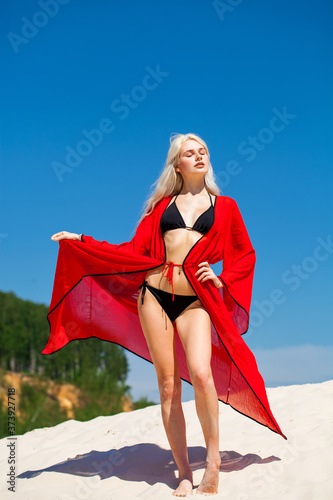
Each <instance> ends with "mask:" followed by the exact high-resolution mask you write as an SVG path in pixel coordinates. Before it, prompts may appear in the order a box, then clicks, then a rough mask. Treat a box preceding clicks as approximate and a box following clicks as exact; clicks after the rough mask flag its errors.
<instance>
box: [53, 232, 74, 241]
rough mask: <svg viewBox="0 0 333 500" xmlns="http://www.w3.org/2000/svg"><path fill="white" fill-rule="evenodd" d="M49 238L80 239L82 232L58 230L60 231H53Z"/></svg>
mask: <svg viewBox="0 0 333 500" xmlns="http://www.w3.org/2000/svg"><path fill="white" fill-rule="evenodd" d="M51 240H53V241H60V240H75V241H82V234H76V233H69V232H68V231H60V233H55V234H53V235H52V236H51Z"/></svg>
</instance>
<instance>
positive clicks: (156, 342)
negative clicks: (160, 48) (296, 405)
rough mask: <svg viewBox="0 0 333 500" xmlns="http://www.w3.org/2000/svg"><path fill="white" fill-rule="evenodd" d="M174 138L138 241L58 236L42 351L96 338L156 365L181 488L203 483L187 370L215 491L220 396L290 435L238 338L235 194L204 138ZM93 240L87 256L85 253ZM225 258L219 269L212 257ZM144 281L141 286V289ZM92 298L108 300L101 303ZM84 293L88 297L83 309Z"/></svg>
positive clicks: (242, 288) (240, 284)
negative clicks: (216, 170)
mask: <svg viewBox="0 0 333 500" xmlns="http://www.w3.org/2000/svg"><path fill="white" fill-rule="evenodd" d="M170 142H171V146H170V149H169V152H168V156H167V161H166V164H165V167H164V170H163V172H162V174H161V176H160V178H159V179H158V181H156V189H155V192H154V193H153V194H152V196H151V197H150V199H149V200H148V201H147V203H146V208H145V210H144V214H143V216H142V217H141V219H140V221H139V226H138V228H137V231H136V234H135V236H134V238H133V239H132V240H131V241H130V242H128V243H123V244H121V245H111V244H109V243H107V242H97V241H96V240H94V239H93V238H91V237H89V236H83V235H78V234H75V233H68V232H66V231H62V232H60V233H56V234H54V235H53V236H52V238H51V239H52V240H54V241H61V240H74V243H71V247H68V245H67V247H66V248H64V246H63V244H61V245H60V250H63V252H62V253H61V252H60V250H59V258H58V265H57V271H56V278H55V287H54V291H53V296H52V301H51V306H50V312H49V315H48V318H49V320H50V325H51V335H50V339H49V342H48V345H47V346H46V348H45V349H44V351H43V353H44V354H48V353H50V352H54V351H55V350H57V349H59V348H60V347H62V346H63V345H65V344H66V343H68V342H69V341H71V340H73V339H75V338H87V337H88V336H92V335H93V336H97V337H99V338H102V339H104V340H109V341H112V342H117V343H119V344H121V345H123V346H124V347H126V348H128V349H129V350H132V351H133V352H135V353H136V354H139V355H140V356H143V357H145V359H148V360H150V361H152V362H153V364H154V367H155V370H156V374H157V379H158V386H159V392H160V398H161V411H162V419H163V424H164V428H165V431H166V434H167V437H168V440H169V443H170V447H171V450H172V453H173V456H174V459H175V462H176V464H177V467H178V471H179V486H178V488H177V489H176V490H175V491H174V495H176V496H185V495H186V494H189V493H191V492H192V489H193V478H192V471H191V468H190V465H189V461H188V455H187V445H186V435H185V420H184V415H183V411H182V406H181V378H184V379H185V380H188V381H190V382H191V383H192V385H193V388H194V392H195V404H196V410H197V414H198V417H199V420H200V423H201V426H202V430H203V434H204V439H205V443H206V447H207V459H206V461H207V467H206V470H205V473H204V475H203V478H202V481H201V483H200V485H199V488H198V492H199V493H202V494H216V493H217V491H218V478H219V467H220V455H219V428H218V398H219V399H221V400H222V401H224V402H225V403H228V404H230V405H231V406H233V407H234V408H236V409H237V410H238V411H241V412H242V413H244V414H246V415H248V416H251V417H252V418H255V419H256V420H257V421H258V422H260V423H263V424H264V425H267V426H268V427H270V428H271V429H272V430H274V431H276V432H278V433H280V434H281V435H282V433H281V430H280V429H279V427H278V424H277V423H276V421H275V420H274V417H273V415H272V414H271V412H270V409H269V404H268V401H267V397H266V393H265V388H264V384H263V381H262V378H261V376H260V374H259V372H258V370H257V367H256V363H255V360H254V358H253V355H252V353H251V351H250V350H249V349H248V348H247V347H246V344H245V343H244V342H243V341H242V339H241V337H240V334H242V333H245V331H246V330H247V328H248V312H249V307H250V300H251V292H252V280H253V271H254V264H255V253H254V250H253V248H252V245H251V243H250V240H249V238H248V235H247V232H246V229H245V226H244V223H243V221H242V218H241V215H240V213H239V210H238V207H237V205H236V203H235V202H234V200H232V199H231V198H228V197H222V196H218V195H219V189H218V187H217V185H216V183H215V181H214V174H213V170H212V166H211V164H210V160H209V152H208V148H207V145H206V143H205V142H204V141H203V140H202V139H201V138H200V137H198V136H197V135H195V134H185V135H182V134H177V135H176V136H174V137H173V139H172V140H171V141H170ZM78 241H82V242H83V243H84V245H83V246H82V244H81V243H80V242H79V243H78ZM86 245H88V249H86V251H87V252H88V253H87V254H86V255H85V256H84V257H83V258H82V248H84V247H85V246H86ZM78 247H80V248H78ZM163 247H164V248H163ZM78 250H81V252H80V251H78ZM73 252H74V254H73ZM96 259H97V260H98V265H96ZM222 259H223V272H222V274H221V276H219V277H218V276H216V274H215V273H214V271H213V270H212V269H211V267H210V264H211V263H216V262H218V261H221V260H222ZM65 262H66V264H67V267H69V263H70V262H71V263H72V266H71V271H73V269H74V268H75V269H76V271H75V272H74V274H75V277H73V276H72V278H71V279H70V278H69V273H68V272H67V275H66V271H64V263H65ZM73 266H74V267H73ZM94 271H97V272H94ZM71 274H73V272H72V273H71ZM87 280H88V281H87ZM85 281H86V284H84V282H85ZM138 283H139V286H137V287H136V290H138V293H137V294H135V293H134V287H133V285H135V284H136V285H137V284H138ZM87 287H88V289H87ZM71 295H73V297H72V298H68V296H71ZM91 296H93V297H98V300H97V305H96V300H94V299H91ZM134 300H135V301H136V310H135V311H134V310H133V303H134ZM78 301H80V302H81V301H82V302H83V303H85V304H86V308H85V307H83V312H82V311H81V312H80V313H78V312H77V309H78ZM87 301H89V307H88V302H87ZM73 304H75V305H73ZM101 304H102V305H103V306H104V307H102V306H101ZM119 308H120V310H119ZM88 309H89V311H90V313H89V314H90V317H89V321H87V314H88ZM91 310H93V311H94V310H95V311H96V312H95V314H93V315H91ZM106 310H108V311H112V321H111V320H110V322H109V323H108V322H107V321H106V318H107V316H105V319H104V321H102V322H101V320H100V315H101V314H105V315H107V314H110V312H109V313H106V312H105V311H106ZM124 314H125V315H130V316H131V318H132V319H133V322H132V325H131V329H129V328H128V330H127V331H128V333H129V332H130V333H131V335H126V334H125V335H124V334H123V332H122V333H121V331H120V330H123V329H124V327H125V329H126V326H125V325H126V324H127V323H128V321H127V323H126V322H124V321H123V320H121V318H122V317H123V316H124ZM135 315H136V317H138V318H139V324H140V329H141V332H143V335H144V339H145V343H146V348H147V347H148V350H149V353H147V352H145V348H144V347H143V345H142V339H141V340H140V334H139V332H138V325H137V327H136V329H135V328H134V327H133V324H135ZM109 317H110V318H111V316H109ZM97 318H98V319H97ZM117 318H118V320H119V322H120V323H121V325H122V326H121V328H119V329H117V327H116V326H115V323H117V321H115V320H117ZM88 323H89V325H88ZM52 325H54V328H53V332H52ZM105 325H107V326H105ZM111 330H112V332H111ZM244 359H246V361H245V363H244ZM246 372H248V373H246ZM244 373H245V374H244ZM246 375H247V376H246ZM216 387H217V388H218V392H217V391H216ZM263 410H264V412H263ZM263 413H264V416H263Z"/></svg>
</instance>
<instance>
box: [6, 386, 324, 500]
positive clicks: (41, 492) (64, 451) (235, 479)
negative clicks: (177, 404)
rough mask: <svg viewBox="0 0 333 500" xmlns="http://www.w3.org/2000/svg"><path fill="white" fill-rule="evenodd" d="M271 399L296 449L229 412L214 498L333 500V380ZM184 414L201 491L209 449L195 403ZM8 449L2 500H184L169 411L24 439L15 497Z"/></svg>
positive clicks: (280, 391) (271, 393)
mask: <svg viewBox="0 0 333 500" xmlns="http://www.w3.org/2000/svg"><path fill="white" fill-rule="evenodd" d="M267 392H268V398H269V401H270V404H271V409H272V411H273V414H274V416H275V417H276V419H277V421H278V423H279V425H280V426H281V428H282V431H283V432H284V433H285V434H286V436H287V437H288V440H287V441H286V440H284V439H283V438H282V437H281V436H279V435H278V434H275V433H274V432H272V431H270V430H269V429H267V428H266V427H263V426H262V425H259V424H257V423H256V422H254V421H252V420H251V419H249V418H247V417H244V416H243V415H240V414H239V413H237V412H236V411H234V410H233V409H232V408H230V407H229V406H226V405H224V404H223V403H220V429H221V438H220V452H221V457H222V465H221V472H220V486H219V493H218V495H215V496H214V497H213V498H216V499H218V498H221V499H226V500H227V499H233V500H252V499H255V500H258V499H265V500H275V499H278V500H282V499H283V500H312V499H315V500H332V499H333V430H332V427H333V426H332V421H333V381H328V382H323V383H321V384H306V385H294V386H289V387H278V388H274V389H268V390H267ZM183 406H184V412H185V418H186V422H187V438H188V447H189V456H190V462H191V466H192V468H193V471H194V483H195V486H196V487H197V486H198V485H199V482H200V480H201V477H202V475H203V472H204V461H205V449H204V440H203V435H202V432H201V427H200V424H199V421H198V418H197V415H196V412H195V406H194V402H193V401H190V402H188V403H184V405H183ZM7 444H8V439H7V438H5V439H2V440H1V441H0V453H1V455H0V457H1V460H0V470H1V483H0V498H1V500H5V499H7V498H8V499H9V498H10V499H15V500H90V499H93V500H122V499H132V498H139V499H152V500H159V499H166V498H169V499H171V498H175V497H173V496H172V495H171V492H172V490H173V489H174V488H175V487H176V485H177V479H176V476H175V472H174V471H175V466H174V462H173V460H172V455H171V452H170V450H169V446H168V442H167V439H166V436H165V432H164V428H163V425H162V421H161V415H160V406H154V407H148V408H145V409H143V410H137V411H134V412H131V413H121V414H119V415H115V416H112V417H98V418H95V419H94V420H90V421H89V422H77V421H75V420H69V421H67V422H64V423H62V424H59V425H57V426H55V427H48V428H43V429H36V430H33V431H30V432H27V433H26V434H24V435H22V436H17V441H16V450H15V452H16V459H17V463H16V465H17V474H18V476H19V477H18V478H16V493H15V494H14V493H12V492H10V491H7V486H8V485H6V480H7V477H6V474H7V472H9V465H8V462H7V461H8V450H9V448H7V446H6V445H7ZM269 457H270V458H269ZM274 457H277V458H279V459H280V460H276V459H275V458H274ZM262 459H268V460H266V461H263V460H262ZM193 498H203V497H202V496H200V495H197V496H196V497H193Z"/></svg>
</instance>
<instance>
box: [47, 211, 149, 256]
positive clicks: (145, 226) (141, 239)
mask: <svg viewBox="0 0 333 500" xmlns="http://www.w3.org/2000/svg"><path fill="white" fill-rule="evenodd" d="M152 224H153V217H151V216H147V217H145V218H144V219H143V221H141V223H140V224H139V226H138V227H137V229H136V232H135V235H134V236H133V238H132V239H131V241H126V242H124V243H120V244H119V245H114V244H112V243H108V242H107V241H97V240H95V239H94V238H92V236H86V235H84V234H76V233H69V232H68V231H60V232H59V233H55V234H54V235H53V236H51V240H53V241H60V240H64V239H67V240H75V241H82V242H83V243H87V244H90V245H93V246H98V247H103V248H105V249H107V248H108V249H110V250H111V249H112V250H121V251H124V252H130V253H132V252H134V253H138V254H141V255H144V254H147V255H148V254H149V248H150V238H151V234H152Z"/></svg>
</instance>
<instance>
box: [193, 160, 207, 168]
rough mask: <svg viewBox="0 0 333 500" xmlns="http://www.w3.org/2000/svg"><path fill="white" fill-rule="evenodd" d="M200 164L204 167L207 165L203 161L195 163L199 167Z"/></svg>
mask: <svg viewBox="0 0 333 500" xmlns="http://www.w3.org/2000/svg"><path fill="white" fill-rule="evenodd" d="M200 165H202V166H203V167H204V166H205V164H204V163H203V162H202V161H200V162H199V163H196V164H195V167H199V166H200Z"/></svg>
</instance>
